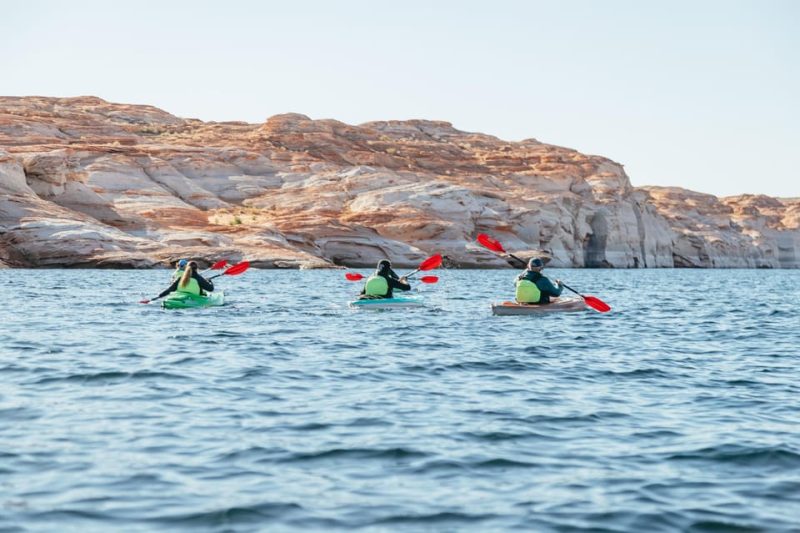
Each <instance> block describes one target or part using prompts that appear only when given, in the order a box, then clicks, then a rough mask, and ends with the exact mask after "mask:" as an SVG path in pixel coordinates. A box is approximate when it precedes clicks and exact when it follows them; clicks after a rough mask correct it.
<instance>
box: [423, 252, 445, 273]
mask: <svg viewBox="0 0 800 533" xmlns="http://www.w3.org/2000/svg"><path fill="white" fill-rule="evenodd" d="M440 266H442V254H436V255H432V256H430V257H429V258H427V259H426V260H425V261H423V262H422V263H420V264H419V270H423V271H424V270H433V269H434V268H439V267H440Z"/></svg>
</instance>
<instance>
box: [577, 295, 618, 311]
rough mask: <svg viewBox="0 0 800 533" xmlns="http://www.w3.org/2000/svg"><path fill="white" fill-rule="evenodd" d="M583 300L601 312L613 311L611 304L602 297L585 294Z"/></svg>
mask: <svg viewBox="0 0 800 533" xmlns="http://www.w3.org/2000/svg"><path fill="white" fill-rule="evenodd" d="M583 301H584V303H586V305H588V306H589V307H591V308H592V309H594V310H595V311H599V312H601V313H608V312H609V311H611V306H610V305H608V304H607V303H605V302H604V301H603V300H601V299H600V298H595V297H594V296H584V297H583Z"/></svg>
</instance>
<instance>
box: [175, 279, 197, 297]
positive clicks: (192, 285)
mask: <svg viewBox="0 0 800 533" xmlns="http://www.w3.org/2000/svg"><path fill="white" fill-rule="evenodd" d="M176 290H177V292H186V293H189V294H194V295H197V296H200V284H199V283H197V280H196V279H194V278H189V282H188V283H187V284H186V286H185V287H181V282H180V281H179V282H178V288H177V289H176Z"/></svg>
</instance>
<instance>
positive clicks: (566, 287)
mask: <svg viewBox="0 0 800 533" xmlns="http://www.w3.org/2000/svg"><path fill="white" fill-rule="evenodd" d="M561 286H562V287H564V288H565V289H569V290H571V291H572V292H574V293H575V294H577V295H578V296H580V297H581V298H583V297H584V296H583V294H581V293H579V292H578V291H576V290H575V289H573V288H572V287H570V286H569V285H567V284H566V283H564V282H563V281H562V282H561Z"/></svg>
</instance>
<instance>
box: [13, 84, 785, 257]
mask: <svg viewBox="0 0 800 533" xmlns="http://www.w3.org/2000/svg"><path fill="white" fill-rule="evenodd" d="M479 232H488V233H491V234H493V235H495V236H496V237H498V238H499V239H501V240H502V241H503V242H504V244H506V245H507V248H509V249H513V250H520V251H528V252H529V253H543V254H545V255H547V256H548V257H551V261H552V263H551V264H554V265H557V266H578V267H602V266H605V267H621V268H629V267H673V266H679V267H684V266H698V267H771V268H778V267H785V268H797V267H798V265H800V255H799V254H798V246H800V200H797V199H794V200H787V199H775V198H767V197H763V196H741V197H733V198H716V197H713V196H709V195H702V194H698V193H693V192H691V191H686V190H682V189H672V188H669V189H665V188H656V187H645V188H634V187H632V186H631V184H630V181H629V179H628V177H627V175H626V174H625V172H624V170H623V168H622V166H621V165H619V164H617V163H615V162H613V161H610V160H608V159H606V158H603V157H598V156H589V155H584V154H581V153H579V152H577V151H575V150H570V149H567V148H562V147H558V146H552V145H547V144H544V143H541V142H539V141H536V140H534V139H528V140H525V141H522V142H506V141H502V140H500V139H497V138H495V137H492V136H489V135H483V134H478V133H468V132H463V131H459V130H457V129H455V128H453V127H452V125H450V124H449V123H446V122H433V121H421V120H419V121H417V120H415V121H405V122H399V121H387V122H371V123H367V124H362V125H359V126H351V125H348V124H344V123H341V122H338V121H335V120H311V119H309V118H308V117H306V116H303V115H298V114H287V115H279V116H275V117H272V118H270V119H268V120H267V121H266V122H264V123H263V124H248V123H243V122H224V123H214V122H202V121H199V120H194V119H182V118H178V117H175V116H173V115H170V114H169V113H166V112H164V111H161V110H159V109H156V108H153V107H149V106H134V105H122V104H112V103H108V102H105V101H103V100H101V99H99V98H93V97H81V98H40V97H21V98H14V97H0V266H2V265H3V264H7V265H10V266H113V267H150V266H155V265H159V264H165V263H167V262H169V261H171V260H174V259H176V258H178V257H197V258H205V259H207V260H213V259H215V258H226V259H228V260H230V261H236V260H239V259H241V258H244V257H246V258H248V259H249V260H251V262H253V263H254V264H255V265H256V266H261V267H321V266H322V267H324V266H332V265H349V266H372V265H374V263H375V262H377V260H378V259H380V258H383V257H389V258H391V259H393V260H394V261H395V262H396V263H397V264H398V266H405V265H408V266H410V265H414V264H416V263H418V262H419V261H420V260H421V259H422V258H423V257H424V256H425V255H427V254H430V253H432V252H433V251H440V252H442V253H444V254H446V255H447V256H448V258H449V259H450V264H451V265H453V266H463V267H473V266H501V265H503V262H502V261H501V260H499V259H497V258H496V257H494V256H492V255H491V254H489V253H487V252H485V251H483V250H481V249H479V248H476V247H475V246H473V245H472V244H471V243H472V242H473V241H474V238H475V235H476V234H477V233H479Z"/></svg>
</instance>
